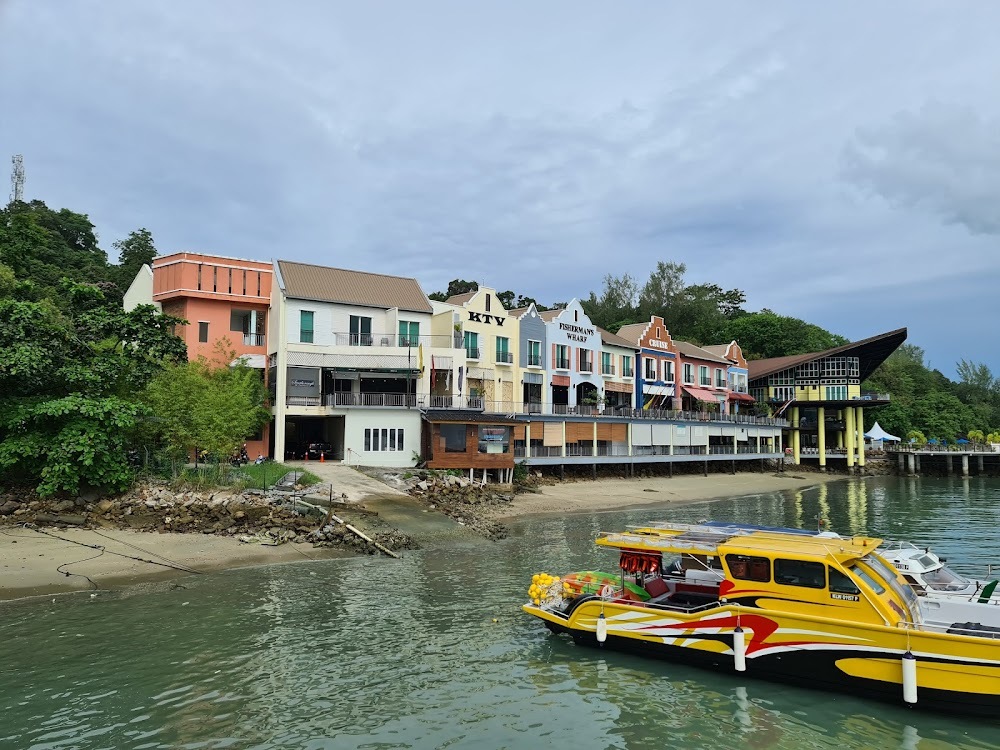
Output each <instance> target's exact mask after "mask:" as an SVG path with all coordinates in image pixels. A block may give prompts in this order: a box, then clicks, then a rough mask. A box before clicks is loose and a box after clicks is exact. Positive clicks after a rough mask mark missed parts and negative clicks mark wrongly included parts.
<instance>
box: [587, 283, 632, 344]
mask: <svg viewBox="0 0 1000 750" xmlns="http://www.w3.org/2000/svg"><path fill="white" fill-rule="evenodd" d="M640 291H641V290H640V288H639V284H638V282H637V281H636V280H635V279H634V278H632V277H631V276H629V275H628V274H627V273H626V274H622V275H621V276H612V275H611V274H607V275H606V276H605V277H604V289H603V290H602V292H601V296H600V297H598V296H597V295H596V294H595V293H594V292H591V293H590V296H589V297H588V298H587V299H584V300H580V304H581V305H582V306H583V310H584V312H586V313H587V317H589V318H590V320H591V322H593V323H594V325H598V326H600V327H601V328H605V329H607V330H610V331H617V330H618V329H619V328H621V327H622V326H623V325H628V324H629V323H638V322H639V309H638V305H639V293H640Z"/></svg>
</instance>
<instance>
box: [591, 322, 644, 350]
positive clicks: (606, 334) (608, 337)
mask: <svg viewBox="0 0 1000 750" xmlns="http://www.w3.org/2000/svg"><path fill="white" fill-rule="evenodd" d="M597 331H598V333H600V334H601V343H602V344H611V345H612V346H624V347H626V348H628V349H635V348H636V347H637V346H638V344H636V343H635V342H633V341H629V340H628V339H623V338H622V337H621V336H616V335H615V334H613V333H611V331H605V330H604V329H603V328H601V327H600V326H597Z"/></svg>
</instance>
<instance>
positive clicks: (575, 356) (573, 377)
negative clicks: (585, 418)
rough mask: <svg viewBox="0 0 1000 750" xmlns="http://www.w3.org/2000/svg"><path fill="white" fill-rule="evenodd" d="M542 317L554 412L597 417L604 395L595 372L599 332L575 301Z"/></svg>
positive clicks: (599, 338)
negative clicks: (544, 327) (586, 414)
mask: <svg viewBox="0 0 1000 750" xmlns="http://www.w3.org/2000/svg"><path fill="white" fill-rule="evenodd" d="M541 317H542V320H544V321H545V324H546V340H547V342H548V349H549V350H548V354H549V357H550V359H549V367H550V370H549V384H550V385H549V391H550V403H551V404H552V409H553V411H554V412H555V413H563V414H569V413H588V414H593V413H596V412H597V411H598V408H597V407H598V404H599V403H600V402H601V398H602V394H603V391H604V389H603V381H602V379H601V375H600V372H599V371H598V369H597V359H598V357H599V356H600V353H601V333H600V331H598V330H597V326H595V325H594V324H593V323H592V322H591V321H590V318H589V317H588V316H587V313H586V312H584V309H583V306H582V305H581V304H580V301H579V300H577V299H573V300H572V301H570V303H569V304H568V305H566V307H565V308H564V309H561V310H546V311H544V312H542V313H541Z"/></svg>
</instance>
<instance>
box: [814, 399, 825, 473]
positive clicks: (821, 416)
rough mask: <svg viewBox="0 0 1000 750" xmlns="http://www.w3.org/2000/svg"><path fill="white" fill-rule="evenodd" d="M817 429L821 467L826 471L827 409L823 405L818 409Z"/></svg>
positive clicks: (821, 469)
mask: <svg viewBox="0 0 1000 750" xmlns="http://www.w3.org/2000/svg"><path fill="white" fill-rule="evenodd" d="M816 429H817V430H818V432H817V433H816V434H817V435H818V436H819V440H818V447H819V469H820V471H826V409H825V408H823V407H822V406H820V407H818V408H817V409H816Z"/></svg>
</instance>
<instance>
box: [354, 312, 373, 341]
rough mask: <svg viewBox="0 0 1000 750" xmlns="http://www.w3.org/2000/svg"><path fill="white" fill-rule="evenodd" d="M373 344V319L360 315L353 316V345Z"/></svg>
mask: <svg viewBox="0 0 1000 750" xmlns="http://www.w3.org/2000/svg"><path fill="white" fill-rule="evenodd" d="M371 345H372V319H371V318H365V317H362V316H360V315H352V316H351V346H371Z"/></svg>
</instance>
